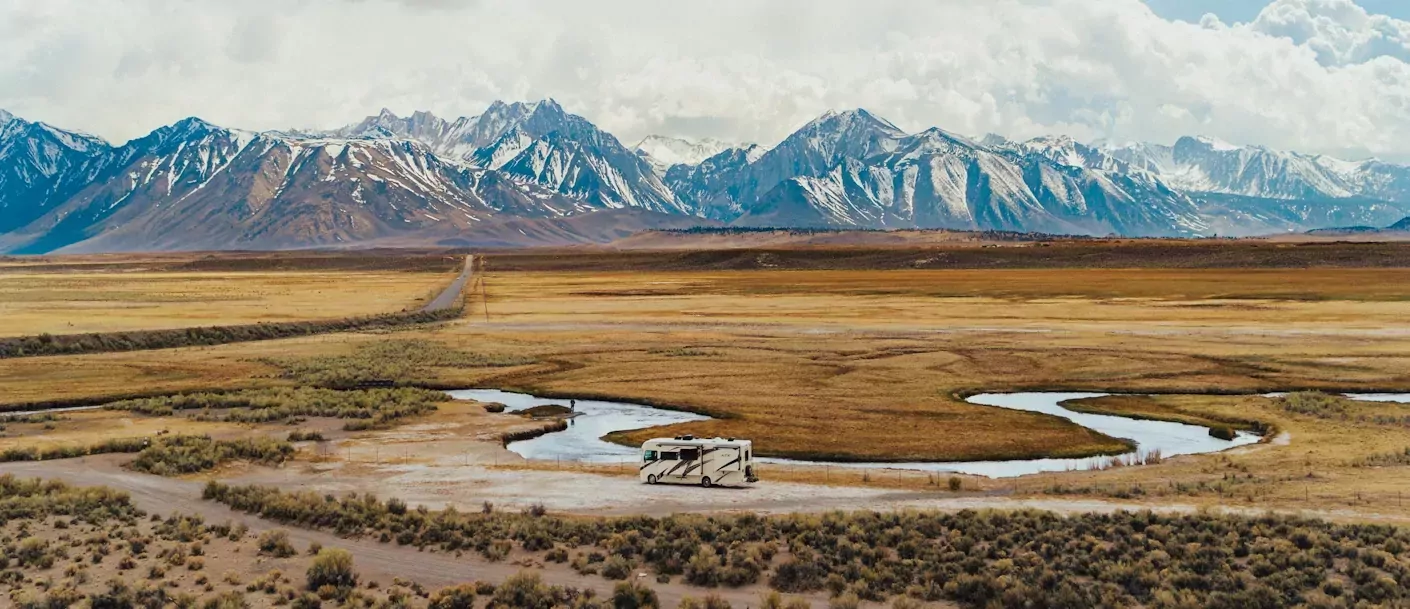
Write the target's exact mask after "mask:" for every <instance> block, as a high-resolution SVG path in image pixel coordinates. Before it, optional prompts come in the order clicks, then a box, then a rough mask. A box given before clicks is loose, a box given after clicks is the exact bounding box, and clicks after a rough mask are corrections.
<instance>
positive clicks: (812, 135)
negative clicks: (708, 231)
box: [696, 110, 906, 222]
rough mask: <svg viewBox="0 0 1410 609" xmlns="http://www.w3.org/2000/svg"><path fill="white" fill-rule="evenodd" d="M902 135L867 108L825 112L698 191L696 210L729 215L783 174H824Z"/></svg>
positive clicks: (778, 181)
mask: <svg viewBox="0 0 1410 609" xmlns="http://www.w3.org/2000/svg"><path fill="white" fill-rule="evenodd" d="M905 136H906V134H905V132H903V131H901V130H900V129H899V128H897V127H896V126H895V125H892V124H891V123H890V122H887V121H886V120H884V119H882V118H879V117H877V116H875V115H873V114H871V113H870V112H867V111H866V110H848V111H846V112H827V113H826V114H823V115H822V116H820V117H818V118H816V119H814V120H812V121H810V122H809V123H808V124H806V125H804V126H803V127H802V128H801V129H799V130H798V131H795V132H793V134H792V135H789V136H788V137H787V138H786V139H784V140H783V142H781V143H780V144H779V145H778V146H775V147H774V148H772V149H770V150H768V151H766V152H764V154H763V155H761V156H759V158H758V159H757V160H755V161H754V162H752V163H749V164H748V165H747V166H746V167H744V168H743V169H742V170H741V171H740V172H739V177H738V178H737V179H735V180H733V181H732V183H730V184H728V185H727V186H726V187H724V188H721V189H719V190H717V191H715V192H712V193H710V195H709V196H705V197H699V198H698V199H697V201H698V205H697V208H696V212H697V213H699V214H700V215H703V216H705V217H707V218H711V219H715V220H723V221H727V222H728V221H733V220H734V219H736V218H738V217H740V216H742V215H744V214H745V213H747V212H748V211H749V209H748V208H749V206H750V205H752V204H753V203H754V202H756V201H759V200H761V198H762V197H763V196H764V195H765V194H767V193H768V192H769V191H770V190H772V189H773V188H774V187H776V186H778V185H779V184H781V183H783V182H784V181H785V180H788V179H791V178H798V177H807V178H816V177H822V176H825V175H827V174H828V173H829V172H831V171H832V170H833V168H835V167H837V165H838V164H840V163H841V162H843V161H844V160H846V159H859V158H864V157H867V156H870V155H873V154H877V153H881V152H886V151H889V150H894V149H895V147H896V145H897V142H899V141H900V140H901V138H904V137H905Z"/></svg>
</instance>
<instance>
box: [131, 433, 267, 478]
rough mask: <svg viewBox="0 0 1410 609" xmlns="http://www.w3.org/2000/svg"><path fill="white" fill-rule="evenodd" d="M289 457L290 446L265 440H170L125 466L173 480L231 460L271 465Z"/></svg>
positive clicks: (157, 445)
mask: <svg viewBox="0 0 1410 609" xmlns="http://www.w3.org/2000/svg"><path fill="white" fill-rule="evenodd" d="M293 454H294V446H293V445H292V444H289V443H288V442H280V441H278V440H272V439H269V438H245V439H241V440H212V439H211V438H210V436H171V437H166V438H160V439H158V440H157V441H156V442H154V443H152V445H151V446H149V447H147V448H146V449H144V450H143V451H142V452H141V453H138V455H137V458H136V459H134V460H133V461H132V462H131V463H129V464H128V466H129V467H131V468H132V469H135V470H137V471H141V472H146V473H149V474H156V475H159V476H175V475H180V474H193V473H196V472H203V471H208V470H211V469H215V468H216V467H217V466H219V465H222V464H224V463H227V462H230V461H235V460H244V461H252V462H255V463H262V464H265V465H275V464H279V463H283V462H284V461H285V460H287V459H288V458H289V457H291V456H293Z"/></svg>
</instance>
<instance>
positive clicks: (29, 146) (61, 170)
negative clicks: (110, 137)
mask: <svg viewBox="0 0 1410 609" xmlns="http://www.w3.org/2000/svg"><path fill="white" fill-rule="evenodd" d="M110 150H111V146H109V145H108V143H107V142H105V141H103V140H102V139H100V138H97V137H94V136H91V135H87V134H83V133H77V132H74V131H64V130H62V129H58V128H56V127H52V126H50V125H46V124H44V123H39V122H30V121H26V120H24V119H21V118H18V117H16V116H15V115H13V114H10V113H9V112H5V111H3V110H0V233H4V232H7V231H11V230H14V229H16V228H19V227H21V226H24V225H26V224H28V223H30V222H32V221H33V220H34V219H35V218H38V217H39V216H41V215H43V214H44V213H45V212H46V211H47V210H49V209H52V208H53V207H54V206H55V205H56V204H57V203H59V202H61V201H63V200H64V199H65V198H67V197H68V196H71V195H72V194H73V193H74V192H76V191H77V190H78V189H81V188H83V187H84V186H85V185H87V183H88V181H89V180H91V179H92V178H93V176H94V175H95V174H96V173H98V172H99V171H101V170H102V164H103V160H104V158H105V156H106V155H107V154H108V152H109V151H110Z"/></svg>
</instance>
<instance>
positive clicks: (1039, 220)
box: [735, 129, 1203, 235]
mask: <svg viewBox="0 0 1410 609" xmlns="http://www.w3.org/2000/svg"><path fill="white" fill-rule="evenodd" d="M800 141H802V140H800ZM786 145H787V142H785V144H784V145H781V146H780V148H783V147H784V146H786ZM874 149H875V150H878V151H877V152H875V153H872V154H868V155H866V156H863V157H852V158H847V159H845V160H844V161H843V162H842V163H840V164H838V165H836V166H835V167H834V168H833V169H832V170H831V171H830V172H828V173H827V174H826V175H822V176H806V175H804V176H797V177H793V178H790V179H787V180H785V181H784V182H782V183H781V184H780V185H779V186H777V187H775V188H774V189H771V190H770V192H769V193H767V194H766V195H765V196H764V197H763V198H762V199H761V200H760V203H759V204H758V205H756V206H754V207H752V208H751V209H749V210H747V211H746V212H745V213H744V214H743V215H742V216H741V217H739V218H738V219H737V220H735V223H736V224H744V225H758V226H762V225H771V224H774V223H778V222H782V221H784V219H785V218H788V217H796V218H798V219H799V222H801V223H802V224H803V225H805V226H834V227H837V226H841V227H857V228H911V227H920V228H963V229H993V230H1019V231H1025V230H1026V231H1044V232H1057V233H1085V234H1105V233H1122V234H1149V235H1191V234H1197V233H1198V232H1199V231H1200V230H1201V229H1202V228H1203V225H1202V223H1201V221H1200V219H1199V216H1198V213H1197V210H1196V209H1195V207H1194V204H1193V202H1192V201H1191V200H1190V199H1189V198H1188V197H1185V196H1184V195H1182V194H1180V193H1177V192H1174V191H1172V190H1170V189H1169V188H1166V187H1164V186H1163V185H1162V184H1160V183H1159V182H1158V181H1154V180H1148V179H1141V178H1139V177H1128V176H1123V175H1112V174H1108V173H1107V172H1103V171H1099V170H1088V169H1085V168H1081V167H1073V166H1066V165H1061V164H1058V163H1055V162H1053V161H1051V160H1049V159H1048V158H1047V157H1046V156H1044V155H1043V154H1038V153H1029V152H1022V151H1016V150H1010V149H1005V148H992V147H989V146H985V145H983V144H981V143H978V142H975V141H973V140H970V139H968V138H965V137H963V136H959V135H956V134H953V133H948V132H946V131H943V130H940V129H929V130H926V131H923V132H921V133H918V134H915V135H911V136H903V137H900V138H897V139H894V140H890V141H887V142H885V144H884V145H881V146H878V147H876V148H874Z"/></svg>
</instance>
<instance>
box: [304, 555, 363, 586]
mask: <svg viewBox="0 0 1410 609" xmlns="http://www.w3.org/2000/svg"><path fill="white" fill-rule="evenodd" d="M357 580H358V575H357V572H356V571H354V570H353V557H352V554H351V553H349V552H348V551H347V550H342V549H339V548H324V549H323V550H320V551H319V552H318V556H316V557H314V559H313V564H312V565H309V567H308V582H307V584H306V587H307V588H308V589H309V590H314V591H317V590H318V589H319V588H322V587H323V586H331V587H333V588H335V589H338V590H350V589H352V588H356V587H357Z"/></svg>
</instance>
